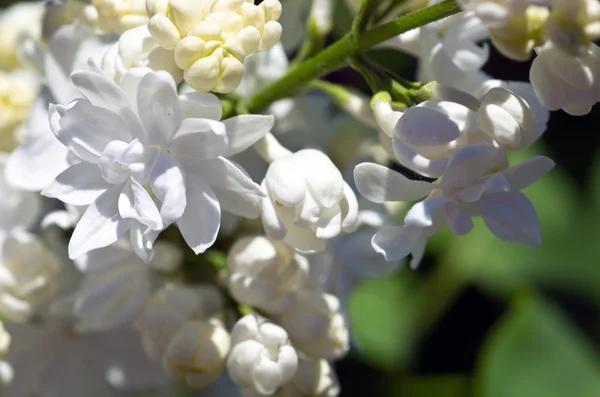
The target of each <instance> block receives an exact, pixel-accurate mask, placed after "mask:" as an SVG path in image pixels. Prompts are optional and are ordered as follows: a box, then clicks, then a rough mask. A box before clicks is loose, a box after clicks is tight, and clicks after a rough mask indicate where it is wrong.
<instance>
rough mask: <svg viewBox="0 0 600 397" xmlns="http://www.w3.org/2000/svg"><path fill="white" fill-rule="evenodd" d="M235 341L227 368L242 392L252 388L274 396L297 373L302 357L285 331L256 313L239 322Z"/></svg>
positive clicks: (236, 327)
mask: <svg viewBox="0 0 600 397" xmlns="http://www.w3.org/2000/svg"><path fill="white" fill-rule="evenodd" d="M231 344H232V346H233V348H232V349H231V353H230V354H229V358H228V360H227V371H228V373H229V376H230V377H231V380H232V381H233V383H235V384H237V385H238V386H239V387H240V388H241V389H242V393H243V392H244V391H245V390H248V391H254V392H256V393H258V394H260V395H265V396H268V395H271V394H273V393H274V392H275V391H276V390H277V389H278V388H280V387H281V386H283V385H285V384H286V383H288V382H289V381H290V380H291V379H292V378H293V376H294V374H295V373H296V370H297V368H298V356H297V354H296V350H294V348H293V347H292V346H291V345H290V343H289V340H288V335H287V333H286V332H285V330H284V329H283V328H281V327H279V326H277V325H275V324H272V323H268V322H266V321H265V320H263V319H260V318H258V317H257V316H255V315H247V316H245V317H243V318H242V319H240V320H239V321H238V322H237V323H236V324H235V326H234V327H233V329H232V331H231Z"/></svg>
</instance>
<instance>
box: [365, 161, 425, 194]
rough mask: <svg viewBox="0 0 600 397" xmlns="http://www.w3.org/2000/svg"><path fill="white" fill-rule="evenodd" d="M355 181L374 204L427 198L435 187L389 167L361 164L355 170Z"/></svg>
mask: <svg viewBox="0 0 600 397" xmlns="http://www.w3.org/2000/svg"><path fill="white" fill-rule="evenodd" d="M354 180H355V181H356V187H357V188H358V191H359V192H360V194H362V195H363V196H364V197H365V198H366V199H367V200H369V201H372V202H374V203H385V202H386V201H412V200H417V199H419V198H421V197H424V196H426V195H427V194H428V193H429V192H431V190H432V189H433V185H432V184H431V183H428V182H424V181H413V180H410V179H408V178H406V177H405V176H404V175H402V174H400V173H398V172H396V171H393V170H391V169H389V168H387V167H384V166H382V165H379V164H374V163H361V164H359V165H357V166H356V168H354Z"/></svg>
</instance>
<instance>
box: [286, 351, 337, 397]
mask: <svg viewBox="0 0 600 397" xmlns="http://www.w3.org/2000/svg"><path fill="white" fill-rule="evenodd" d="M339 394H340V383H339V381H338V379H337V376H336V374H335V370H334V369H333V367H332V366H331V364H329V362H328V361H327V360H323V359H312V358H308V357H306V358H300V360H299V361H298V371H297V372H296V375H295V376H294V379H293V381H292V382H290V383H288V384H287V385H285V386H284V387H283V388H282V389H281V391H280V395H281V396H282V397H336V396H338V395H339Z"/></svg>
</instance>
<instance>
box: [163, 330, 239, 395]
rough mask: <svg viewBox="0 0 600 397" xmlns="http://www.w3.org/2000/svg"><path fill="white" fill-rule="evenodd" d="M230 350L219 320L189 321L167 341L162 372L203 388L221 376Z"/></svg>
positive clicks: (229, 339)
mask: <svg viewBox="0 0 600 397" xmlns="http://www.w3.org/2000/svg"><path fill="white" fill-rule="evenodd" d="M230 348H231V338H230V337H229V333H228V332H227V330H226V329H225V327H224V326H223V324H222V323H221V322H220V321H219V320H215V319H212V320H209V321H190V322H187V323H185V324H184V325H183V326H182V327H181V328H179V330H178V331H177V333H176V334H175V335H174V336H173V338H171V341H170V342H169V345H168V346H167V350H166V352H165V355H164V358H163V364H162V365H163V369H164V370H165V372H166V373H167V375H169V377H170V378H172V379H175V380H179V379H185V381H186V382H187V384H188V385H190V386H191V387H206V386H208V385H210V384H211V383H214V382H215V381H216V380H217V379H218V378H219V376H220V375H221V373H223V370H224V369H225V360H226V359H227V355H228V354H229V349H230Z"/></svg>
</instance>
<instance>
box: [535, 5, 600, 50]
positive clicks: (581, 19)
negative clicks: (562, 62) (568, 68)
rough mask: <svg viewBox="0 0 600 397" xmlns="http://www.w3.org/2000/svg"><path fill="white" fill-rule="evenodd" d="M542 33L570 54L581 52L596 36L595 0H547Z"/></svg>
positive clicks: (599, 30) (599, 17)
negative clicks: (548, 7) (548, 4)
mask: <svg viewBox="0 0 600 397" xmlns="http://www.w3.org/2000/svg"><path fill="white" fill-rule="evenodd" d="M550 3H551V6H552V9H551V11H550V15H549V16H548V19H547V20H546V23H545V24H544V35H545V37H546V38H547V39H548V40H551V41H552V43H553V44H554V45H555V46H556V47H557V48H560V49H561V50H562V51H564V52H566V53H567V54H571V55H572V56H580V55H582V54H584V53H585V52H586V50H587V48H588V46H589V45H590V44H591V43H592V42H594V41H596V40H598V38H600V4H599V3H598V1H597V0H568V1H567V0H551V1H550Z"/></svg>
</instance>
